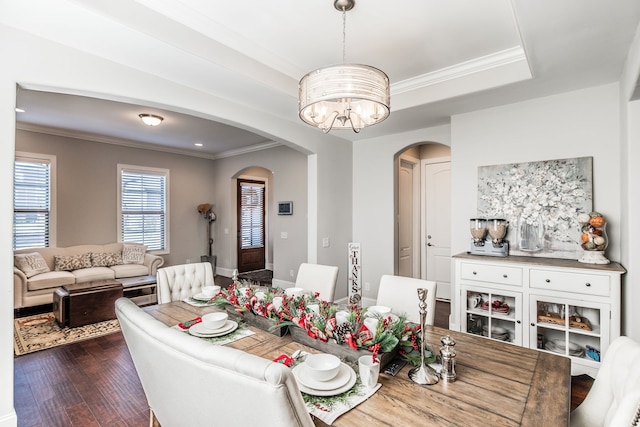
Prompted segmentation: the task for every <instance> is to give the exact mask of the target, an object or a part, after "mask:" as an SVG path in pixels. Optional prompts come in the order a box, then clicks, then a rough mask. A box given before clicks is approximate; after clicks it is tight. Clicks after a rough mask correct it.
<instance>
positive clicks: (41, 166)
mask: <svg viewBox="0 0 640 427" xmlns="http://www.w3.org/2000/svg"><path fill="white" fill-rule="evenodd" d="M13 182H14V184H13V249H14V250H17V249H26V248H44V247H47V246H49V231H50V221H51V167H50V164H49V163H48V162H42V161H22V160H16V162H15V168H14V181H13Z"/></svg>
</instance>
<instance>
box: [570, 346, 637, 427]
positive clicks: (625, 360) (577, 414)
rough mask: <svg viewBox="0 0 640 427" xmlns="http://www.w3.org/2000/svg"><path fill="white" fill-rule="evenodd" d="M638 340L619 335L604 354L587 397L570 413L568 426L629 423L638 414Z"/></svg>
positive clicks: (614, 425)
mask: <svg viewBox="0 0 640 427" xmlns="http://www.w3.org/2000/svg"><path fill="white" fill-rule="evenodd" d="M639 411H640V344H639V343H637V342H635V341H633V340H632V339H631V338H629V337H618V338H616V339H615V340H613V342H612V343H611V345H610V346H609V348H608V349H607V351H606V353H605V354H604V356H603V359H602V364H601V365H600V369H599V370H598V375H597V376H596V380H595V381H594V383H593V385H592V386H591V389H590V390H589V393H588V394H587V397H586V398H585V399H584V401H582V403H581V404H580V406H578V407H577V408H576V409H575V410H574V411H573V412H572V413H571V423H570V425H571V427H596V426H598V427H601V426H608V427H622V426H625V427H629V426H631V425H635V424H633V420H634V417H638V416H640V414H639Z"/></svg>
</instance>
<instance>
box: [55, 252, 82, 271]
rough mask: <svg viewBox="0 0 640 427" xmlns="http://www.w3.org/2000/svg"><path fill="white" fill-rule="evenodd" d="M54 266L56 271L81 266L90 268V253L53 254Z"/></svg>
mask: <svg viewBox="0 0 640 427" xmlns="http://www.w3.org/2000/svg"><path fill="white" fill-rule="evenodd" d="M53 259H54V268H55V270H56V271H72V270H80V269H81V268H91V253H90V252H87V253H86V254H82V255H54V256H53Z"/></svg>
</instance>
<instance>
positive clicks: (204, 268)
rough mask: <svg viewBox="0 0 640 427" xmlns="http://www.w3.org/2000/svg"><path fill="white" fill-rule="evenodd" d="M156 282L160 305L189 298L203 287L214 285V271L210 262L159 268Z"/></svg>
mask: <svg viewBox="0 0 640 427" xmlns="http://www.w3.org/2000/svg"><path fill="white" fill-rule="evenodd" d="M156 280H157V283H158V286H157V288H158V290H157V293H158V304H164V303H167V302H171V301H180V300H183V299H185V298H189V297H190V296H192V295H195V294H197V293H198V292H201V290H202V287H203V286H212V285H213V284H214V281H213V269H212V268H211V263H209V262H199V263H193V264H180V265H172V266H170V267H164V268H159V269H158V271H157V272H156Z"/></svg>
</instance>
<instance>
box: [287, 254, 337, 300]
mask: <svg viewBox="0 0 640 427" xmlns="http://www.w3.org/2000/svg"><path fill="white" fill-rule="evenodd" d="M337 281H338V267H334V266H332V265H321V264H308V263H302V264H300V268H299V269H298V275H297V276H296V288H302V289H304V290H305V291H306V292H318V293H319V294H320V299H323V300H325V301H329V302H333V298H334V297H335V293H336V282H337Z"/></svg>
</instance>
